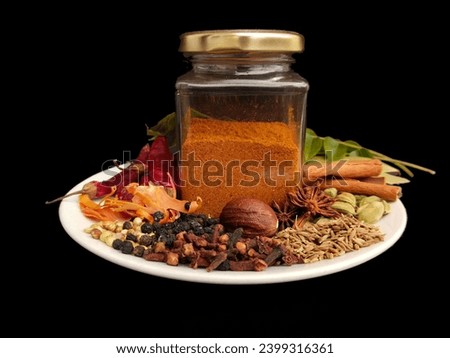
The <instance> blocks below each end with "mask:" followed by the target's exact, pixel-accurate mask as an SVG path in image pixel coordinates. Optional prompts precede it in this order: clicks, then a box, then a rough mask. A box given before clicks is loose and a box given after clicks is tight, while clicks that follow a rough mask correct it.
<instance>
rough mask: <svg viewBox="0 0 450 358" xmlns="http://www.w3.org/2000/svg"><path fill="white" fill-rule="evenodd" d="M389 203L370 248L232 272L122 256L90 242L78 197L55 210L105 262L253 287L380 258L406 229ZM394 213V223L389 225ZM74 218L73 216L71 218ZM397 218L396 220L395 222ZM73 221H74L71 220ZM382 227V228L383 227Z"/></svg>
mask: <svg viewBox="0 0 450 358" xmlns="http://www.w3.org/2000/svg"><path fill="white" fill-rule="evenodd" d="M111 171H113V172H117V171H118V169H116V168H111V169H108V174H106V173H105V172H99V173H97V174H94V175H92V176H90V177H88V178H86V179H85V180H83V181H81V182H80V183H78V184H77V185H75V186H74V187H73V188H72V189H71V190H69V191H68V193H71V192H74V191H76V190H80V189H81V188H82V186H83V185H84V184H86V183H88V182H90V181H92V180H104V179H107V178H108V177H109V176H110V175H111ZM390 204H391V208H392V210H391V213H390V214H388V215H386V216H385V217H384V218H382V219H381V220H380V222H379V225H380V226H381V227H389V226H390V225H394V228H392V227H391V230H392V232H390V233H386V236H388V234H390V235H389V237H388V238H386V237H385V240H384V241H381V242H379V243H376V244H374V245H371V246H368V247H365V248H361V249H359V250H357V251H353V252H349V253H346V254H344V255H342V256H339V257H336V258H333V259H331V260H328V259H327V260H322V261H319V262H315V263H308V264H296V265H292V266H277V267H269V268H268V269H266V270H264V271H262V272H234V271H211V272H206V270H204V269H193V268H190V267H188V266H187V265H180V266H170V265H167V264H164V263H161V262H150V261H146V260H144V259H143V258H141V257H135V256H132V255H125V254H122V253H121V252H119V251H117V250H115V249H113V248H112V247H109V246H107V245H106V244H104V243H103V242H101V241H99V240H95V239H93V238H92V237H91V236H90V235H88V234H87V233H85V232H84V231H83V230H84V229H85V228H86V227H88V226H89V225H90V224H92V223H93V221H92V220H90V219H88V218H86V217H84V216H83V214H82V213H81V211H80V209H79V205H78V196H72V197H68V198H66V199H64V200H63V201H62V202H61V203H60V207H59V210H58V214H59V219H60V222H61V225H62V226H63V228H64V230H65V231H66V233H67V234H68V235H69V236H70V237H71V238H72V239H73V240H74V241H75V242H76V243H78V244H79V245H80V246H82V247H83V248H84V249H86V250H88V251H90V252H91V253H93V254H95V255H96V256H99V257H101V258H103V259H105V260H107V261H109V262H112V263H114V264H117V265H119V266H122V267H124V268H128V269H131V270H134V271H138V272H141V273H144V274H149V275H152V276H157V277H162V278H167V279H172V280H178V281H187V282H196V283H207V284H223V285H227V284H228V285H242V284H247V285H253V284H271V283H283V282H292V281H301V280H306V279H311V278H316V277H321V276H326V275H330V274H333V273H337V272H341V271H344V270H348V269H350V268H353V267H356V266H359V265H361V264H364V263H365V262H367V261H369V260H371V259H373V258H375V257H377V256H379V255H381V254H382V253H383V252H385V251H386V250H388V249H390V248H391V247H392V246H393V245H394V244H395V243H396V242H397V241H398V240H399V239H400V237H401V236H402V234H403V232H404V230H405V229H406V224H407V221H408V215H407V212H406V208H405V206H404V205H403V203H402V202H401V200H400V199H397V200H396V201H395V202H393V203H390ZM394 213H395V214H396V220H395V221H396V222H395V223H392V221H393V219H394V218H393V217H390V218H389V216H390V215H393V214H394ZM72 215H74V216H72ZM398 218H400V220H398ZM74 219H76V220H75V221H73V220H74ZM389 219H390V220H389ZM79 220H81V222H85V223H86V227H79V226H77V223H78V221H79ZM383 224H384V225H383ZM382 231H383V232H385V228H384V229H383V230H382Z"/></svg>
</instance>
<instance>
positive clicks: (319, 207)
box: [288, 186, 339, 226]
mask: <svg viewBox="0 0 450 358" xmlns="http://www.w3.org/2000/svg"><path fill="white" fill-rule="evenodd" d="M288 198H289V201H290V203H291V204H292V205H294V206H295V207H298V208H300V209H302V210H303V214H302V215H301V216H300V217H299V219H298V220H296V225H297V226H301V225H302V224H303V223H304V222H305V221H307V220H309V219H311V218H314V217H315V216H318V215H320V216H325V217H328V218H330V217H331V218H332V217H336V216H338V215H339V213H338V212H337V211H336V210H334V209H333V208H332V205H333V203H334V202H335V199H334V198H332V197H330V196H328V195H327V194H325V193H324V191H323V190H322V189H321V188H319V187H318V186H304V187H302V186H297V187H296V188H295V190H294V191H292V192H289V193H288Z"/></svg>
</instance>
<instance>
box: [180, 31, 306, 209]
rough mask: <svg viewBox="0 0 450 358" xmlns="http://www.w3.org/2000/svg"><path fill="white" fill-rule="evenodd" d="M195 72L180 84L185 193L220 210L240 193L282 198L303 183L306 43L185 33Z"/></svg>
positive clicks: (261, 35) (251, 34)
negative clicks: (300, 60)
mask: <svg viewBox="0 0 450 358" xmlns="http://www.w3.org/2000/svg"><path fill="white" fill-rule="evenodd" d="M180 39H181V43H180V49H179V50H180V51H181V52H183V53H184V56H185V57H187V58H188V59H189V60H190V63H191V64H192V69H191V70H190V71H189V72H187V73H186V74H184V75H182V76H180V77H179V78H178V79H177V82H176V103H177V119H178V131H179V132H178V138H179V149H180V153H179V159H180V160H179V163H178V164H179V175H180V176H179V179H180V183H179V184H180V193H181V197H182V198H183V199H185V200H195V199H196V198H197V197H201V198H202V201H203V204H202V212H204V213H206V214H210V215H211V216H213V217H217V216H219V215H220V212H221V210H222V208H223V207H224V206H225V204H226V203H227V202H228V201H229V200H231V199H233V198H238V197H249V198H255V199H260V200H262V201H264V202H266V203H267V204H269V205H271V204H272V203H273V201H276V202H278V203H282V202H283V201H284V200H285V197H286V192H287V191H288V190H289V189H291V188H292V187H294V186H295V185H297V184H298V183H299V181H300V180H301V168H302V158H303V142H304V134H305V128H306V125H305V110H306V97H307V92H308V88H309V86H308V83H307V81H306V80H305V79H304V78H302V77H301V76H300V75H299V74H298V73H296V72H295V71H293V70H292V68H291V64H292V63H294V62H295V60H294V59H293V57H292V55H293V54H294V53H297V52H302V51H303V47H304V41H303V37H302V35H300V34H298V33H296V32H288V31H280V30H220V31H198V32H190V33H185V34H183V35H181V37H180Z"/></svg>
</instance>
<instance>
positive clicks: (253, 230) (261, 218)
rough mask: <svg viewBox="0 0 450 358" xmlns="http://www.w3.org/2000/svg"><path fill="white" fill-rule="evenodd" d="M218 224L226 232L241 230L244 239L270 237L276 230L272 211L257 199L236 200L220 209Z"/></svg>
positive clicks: (275, 218)
mask: <svg viewBox="0 0 450 358" xmlns="http://www.w3.org/2000/svg"><path fill="white" fill-rule="evenodd" d="M220 222H221V224H222V225H223V226H224V227H225V228H226V229H227V230H230V231H231V230H234V229H237V228H242V229H243V230H244V232H243V234H244V236H246V237H255V236H272V235H274V234H275V233H276V232H277V229H278V218H277V215H276V214H275V212H274V211H273V209H272V208H271V207H270V206H269V205H267V204H266V203H264V202H263V201H261V200H259V199H253V198H237V199H233V200H231V201H229V202H228V203H227V204H226V205H225V207H224V208H223V209H222V213H221V214H220Z"/></svg>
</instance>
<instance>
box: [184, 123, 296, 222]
mask: <svg viewBox="0 0 450 358" xmlns="http://www.w3.org/2000/svg"><path fill="white" fill-rule="evenodd" d="M295 135H296V134H295V133H293V130H292V128H290V127H289V126H288V125H287V124H285V123H282V122H243V121H224V120H217V119H204V118H192V119H191V122H190V125H189V128H188V129H187V134H186V139H185V140H184V142H183V143H182V146H181V162H180V178H181V188H180V189H181V190H180V192H181V196H182V198H183V199H185V200H195V199H196V197H197V196H200V197H201V198H202V199H203V205H202V207H201V209H200V211H201V212H203V213H206V214H210V215H211V216H213V217H218V216H219V215H220V212H221V211H222V208H223V207H224V206H225V204H226V203H227V202H228V201H230V200H231V199H234V198H238V197H251V198H256V199H260V200H262V201H264V202H266V203H267V204H269V205H270V204H271V203H272V201H273V200H276V201H279V202H281V201H283V200H284V197H285V193H286V191H287V190H288V189H290V188H292V187H293V186H295V185H296V184H297V183H298V182H299V180H300V177H299V174H300V150H299V146H298V144H297V143H296V141H295Z"/></svg>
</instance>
